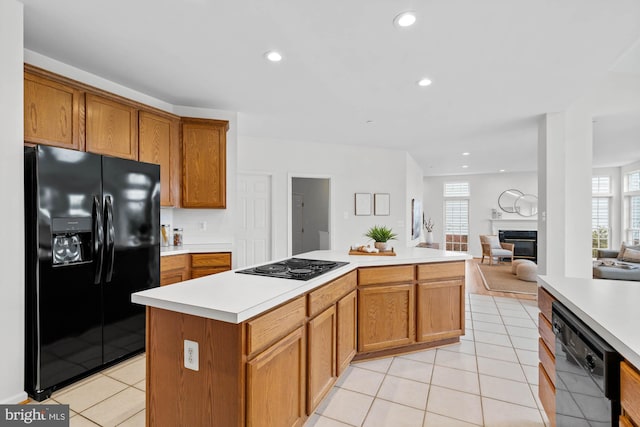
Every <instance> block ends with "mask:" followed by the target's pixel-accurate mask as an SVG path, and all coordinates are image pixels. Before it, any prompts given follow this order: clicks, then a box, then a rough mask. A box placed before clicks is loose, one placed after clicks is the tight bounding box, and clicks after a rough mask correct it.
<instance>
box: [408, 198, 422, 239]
mask: <svg viewBox="0 0 640 427" xmlns="http://www.w3.org/2000/svg"><path fill="white" fill-rule="evenodd" d="M421 228H422V202H421V201H420V200H418V199H411V239H412V240H415V239H417V238H419V237H420V229H421Z"/></svg>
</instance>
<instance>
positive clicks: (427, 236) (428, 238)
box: [423, 218, 433, 243]
mask: <svg viewBox="0 0 640 427" xmlns="http://www.w3.org/2000/svg"><path fill="white" fill-rule="evenodd" d="M423 222H424V229H425V230H427V234H425V236H424V240H425V242H427V243H433V221H432V220H431V218H429V219H428V220H423Z"/></svg>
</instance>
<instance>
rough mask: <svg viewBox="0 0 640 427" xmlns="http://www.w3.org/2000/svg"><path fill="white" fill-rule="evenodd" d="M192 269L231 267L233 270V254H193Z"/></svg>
mask: <svg viewBox="0 0 640 427" xmlns="http://www.w3.org/2000/svg"><path fill="white" fill-rule="evenodd" d="M191 267H192V268H198V267H229V268H231V254H230V253H229V252H223V253H210V254H191Z"/></svg>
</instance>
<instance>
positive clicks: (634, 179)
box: [625, 171, 640, 191]
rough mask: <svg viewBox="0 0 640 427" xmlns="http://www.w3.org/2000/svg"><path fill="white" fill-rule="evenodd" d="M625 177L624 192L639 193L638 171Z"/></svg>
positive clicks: (639, 173) (639, 177)
mask: <svg viewBox="0 0 640 427" xmlns="http://www.w3.org/2000/svg"><path fill="white" fill-rule="evenodd" d="M626 177H627V179H626V187H627V188H626V190H625V191H640V171H634V172H630V173H628V174H627V175H626Z"/></svg>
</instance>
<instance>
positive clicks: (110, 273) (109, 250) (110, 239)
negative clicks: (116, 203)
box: [104, 196, 116, 283]
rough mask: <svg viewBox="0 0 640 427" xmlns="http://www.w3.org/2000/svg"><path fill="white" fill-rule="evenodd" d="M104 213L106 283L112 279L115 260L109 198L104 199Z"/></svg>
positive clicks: (111, 208)
mask: <svg viewBox="0 0 640 427" xmlns="http://www.w3.org/2000/svg"><path fill="white" fill-rule="evenodd" d="M104 200H105V211H106V217H107V221H106V227H105V228H106V233H107V238H106V240H107V261H108V267H107V275H106V277H105V281H106V282H107V283H109V282H111V278H112V277H113V261H114V258H115V249H116V248H115V247H116V244H115V241H116V232H115V228H114V226H113V203H112V201H111V196H106V197H105V199H104Z"/></svg>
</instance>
